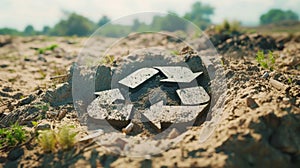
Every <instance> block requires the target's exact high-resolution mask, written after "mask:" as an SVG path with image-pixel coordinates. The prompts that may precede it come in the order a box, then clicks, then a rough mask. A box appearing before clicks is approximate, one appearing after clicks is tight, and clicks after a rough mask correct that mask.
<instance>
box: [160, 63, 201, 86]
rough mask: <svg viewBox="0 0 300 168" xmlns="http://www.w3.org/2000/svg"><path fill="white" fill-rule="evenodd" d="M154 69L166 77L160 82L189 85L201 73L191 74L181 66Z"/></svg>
mask: <svg viewBox="0 0 300 168" xmlns="http://www.w3.org/2000/svg"><path fill="white" fill-rule="evenodd" d="M154 68H155V69H158V70H160V71H161V72H162V73H163V74H164V75H165V76H166V77H167V79H162V80H161V82H178V83H190V82H192V81H193V80H194V79H196V78H197V77H198V76H199V75H201V74H202V72H196V73H193V72H192V71H191V70H190V69H189V68H187V67H182V66H157V67H154Z"/></svg>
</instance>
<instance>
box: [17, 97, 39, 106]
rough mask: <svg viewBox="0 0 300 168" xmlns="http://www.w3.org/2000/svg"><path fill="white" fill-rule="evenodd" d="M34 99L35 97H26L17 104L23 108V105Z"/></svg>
mask: <svg viewBox="0 0 300 168" xmlns="http://www.w3.org/2000/svg"><path fill="white" fill-rule="evenodd" d="M35 99H36V96H35V95H32V94H31V95H29V96H28V97H26V98H24V99H21V100H20V102H19V105H20V106H23V105H26V104H29V103H31V102H32V101H33V100H35Z"/></svg>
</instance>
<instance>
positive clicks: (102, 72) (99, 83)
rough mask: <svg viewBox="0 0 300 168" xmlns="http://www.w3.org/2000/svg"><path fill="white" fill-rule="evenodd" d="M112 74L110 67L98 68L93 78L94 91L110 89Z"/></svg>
mask: <svg viewBox="0 0 300 168" xmlns="http://www.w3.org/2000/svg"><path fill="white" fill-rule="evenodd" d="M111 80H112V72H111V69H110V67H106V66H98V67H97V70H96V76H95V91H96V92H97V91H103V90H109V89H111Z"/></svg>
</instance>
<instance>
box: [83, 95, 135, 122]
mask: <svg viewBox="0 0 300 168" xmlns="http://www.w3.org/2000/svg"><path fill="white" fill-rule="evenodd" d="M102 103H103V101H102V99H101V98H100V97H97V98H96V99H95V100H94V101H92V103H91V104H90V105H89V106H88V108H87V112H88V115H89V116H90V117H92V118H94V119H100V120H101V119H102V120H104V119H107V120H120V121H124V120H127V118H128V116H129V115H130V113H131V111H132V107H133V105H132V104H125V105H124V104H102Z"/></svg>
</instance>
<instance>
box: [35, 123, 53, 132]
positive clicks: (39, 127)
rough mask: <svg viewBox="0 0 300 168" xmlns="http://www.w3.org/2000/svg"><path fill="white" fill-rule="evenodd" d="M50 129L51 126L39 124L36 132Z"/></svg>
mask: <svg viewBox="0 0 300 168" xmlns="http://www.w3.org/2000/svg"><path fill="white" fill-rule="evenodd" d="M48 129H50V124H39V125H38V126H37V127H36V130H37V131H41V130H48Z"/></svg>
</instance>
